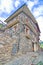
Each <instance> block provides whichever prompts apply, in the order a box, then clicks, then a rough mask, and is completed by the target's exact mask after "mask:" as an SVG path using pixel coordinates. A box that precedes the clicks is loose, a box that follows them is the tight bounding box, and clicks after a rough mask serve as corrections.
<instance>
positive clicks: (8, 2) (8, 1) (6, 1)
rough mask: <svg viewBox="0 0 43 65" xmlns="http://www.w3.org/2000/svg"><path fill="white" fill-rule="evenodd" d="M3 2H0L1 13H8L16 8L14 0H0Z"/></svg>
mask: <svg viewBox="0 0 43 65" xmlns="http://www.w3.org/2000/svg"><path fill="white" fill-rule="evenodd" d="M0 1H1V4H0V14H1V13H2V12H6V13H8V14H9V13H10V12H11V11H12V9H14V7H13V5H12V3H13V2H12V0H0Z"/></svg>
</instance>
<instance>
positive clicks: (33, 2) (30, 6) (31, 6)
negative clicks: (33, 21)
mask: <svg viewBox="0 0 43 65" xmlns="http://www.w3.org/2000/svg"><path fill="white" fill-rule="evenodd" d="M38 1H39V0H34V1H30V0H29V1H28V2H27V5H28V7H29V9H30V10H32V8H33V6H34V5H37V4H38Z"/></svg>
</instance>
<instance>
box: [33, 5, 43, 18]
mask: <svg viewBox="0 0 43 65" xmlns="http://www.w3.org/2000/svg"><path fill="white" fill-rule="evenodd" d="M33 12H34V13H33V14H34V16H35V17H36V18H37V17H38V16H41V15H43V5H39V7H37V8H34V10H33Z"/></svg>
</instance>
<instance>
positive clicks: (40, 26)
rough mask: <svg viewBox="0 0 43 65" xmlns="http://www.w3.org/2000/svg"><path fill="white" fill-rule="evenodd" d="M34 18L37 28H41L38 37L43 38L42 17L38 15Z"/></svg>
mask: <svg viewBox="0 0 43 65" xmlns="http://www.w3.org/2000/svg"><path fill="white" fill-rule="evenodd" d="M36 20H37V22H38V24H39V28H40V30H41V34H40V39H41V40H43V17H42V16H40V17H38V18H37V19H36Z"/></svg>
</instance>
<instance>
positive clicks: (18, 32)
mask: <svg viewBox="0 0 43 65" xmlns="http://www.w3.org/2000/svg"><path fill="white" fill-rule="evenodd" d="M5 22H6V23H7V25H6V26H5V27H3V28H2V30H0V44H1V45H0V57H1V58H0V59H3V60H4V59H5V60H6V59H9V58H10V57H11V56H12V55H15V54H16V53H18V52H20V53H27V52H30V51H38V50H39V48H40V47H39V36H40V29H39V26H38V23H37V21H36V20H35V18H34V16H33V15H32V14H31V12H30V10H29V9H28V7H27V5H25V4H24V5H23V6H22V7H20V8H19V9H18V10H17V11H16V12H14V13H13V14H12V15H11V16H10V17H8V18H7V19H6V20H5Z"/></svg>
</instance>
